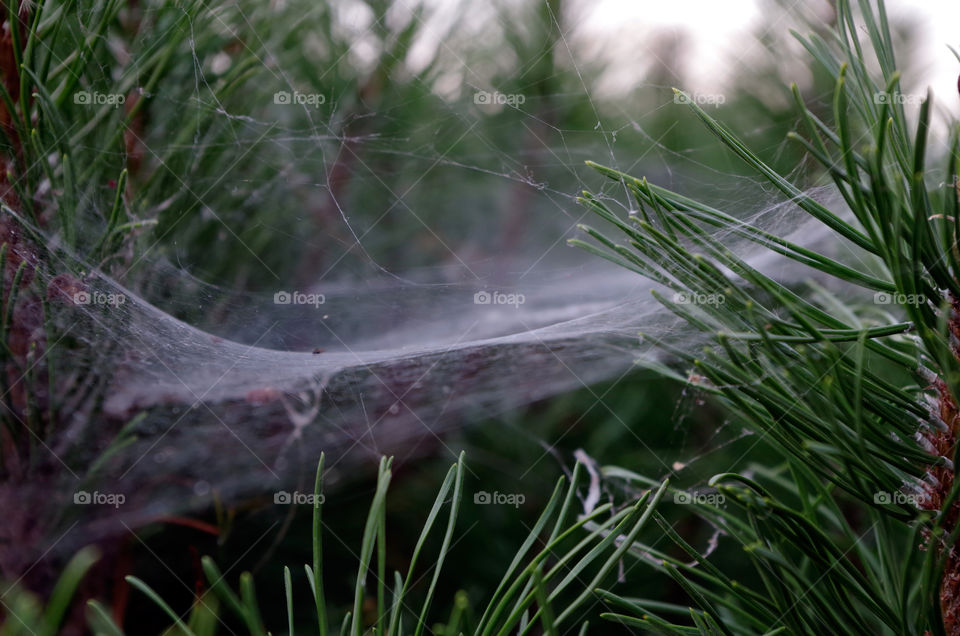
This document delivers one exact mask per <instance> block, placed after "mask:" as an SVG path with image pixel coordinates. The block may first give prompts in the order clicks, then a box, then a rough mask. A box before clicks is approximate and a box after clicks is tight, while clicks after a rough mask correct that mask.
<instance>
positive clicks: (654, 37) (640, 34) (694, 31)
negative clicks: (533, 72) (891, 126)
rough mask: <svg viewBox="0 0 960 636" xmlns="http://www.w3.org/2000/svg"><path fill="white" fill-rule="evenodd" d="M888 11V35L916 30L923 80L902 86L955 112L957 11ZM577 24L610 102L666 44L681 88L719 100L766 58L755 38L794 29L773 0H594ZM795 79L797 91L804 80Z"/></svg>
mask: <svg viewBox="0 0 960 636" xmlns="http://www.w3.org/2000/svg"><path fill="white" fill-rule="evenodd" d="M765 8H766V9H765ZM887 8H888V14H889V17H890V22H891V24H892V25H893V26H894V27H895V26H896V25H897V24H899V23H902V22H903V21H904V20H907V21H910V22H918V23H919V24H918V26H919V33H918V37H917V44H916V47H917V48H916V49H915V50H914V51H911V52H910V53H911V54H912V55H913V56H914V61H915V62H916V63H917V64H918V70H919V71H920V72H921V76H920V77H918V78H916V79H912V78H904V84H905V88H906V89H910V90H922V87H924V86H928V85H929V86H932V87H934V91H935V93H936V94H937V95H938V96H939V97H940V98H941V99H944V100H949V101H943V102H941V106H945V105H946V106H954V107H955V106H956V105H957V93H956V86H957V74H958V71H960V63H958V62H957V60H956V58H955V57H954V56H953V54H952V53H950V51H949V50H948V49H947V45H948V44H952V45H953V46H954V47H955V48H957V47H960V32H958V30H957V26H958V25H960V3H958V2H956V0H924V1H923V2H916V1H915V0H912V1H911V0H890V1H889V2H887ZM577 17H578V19H580V20H582V22H581V24H580V25H579V26H578V27H577V36H578V37H577V39H578V42H580V43H581V45H582V46H584V47H585V48H587V49H588V52H589V53H591V54H598V55H600V56H602V57H603V58H604V59H605V60H607V61H608V62H607V68H606V70H605V77H604V79H603V81H601V82H600V84H599V86H598V90H599V91H600V92H601V93H604V94H607V95H611V96H613V95H615V94H616V93H622V92H625V91H629V90H630V89H631V88H633V87H635V86H636V82H637V81H643V75H642V71H644V70H647V69H649V68H651V67H653V66H655V62H656V55H658V54H660V52H662V44H663V42H664V41H665V40H666V39H669V38H671V37H675V38H678V40H677V41H678V44H679V50H678V52H679V53H680V57H679V58H678V59H677V60H669V61H668V60H664V62H665V63H666V65H667V66H672V67H673V68H674V70H675V71H676V72H677V74H678V75H679V76H681V77H683V78H684V79H685V81H686V82H687V83H689V84H690V85H691V86H689V87H683V88H684V89H685V90H698V91H704V92H709V91H718V92H719V91H722V90H723V88H724V86H725V85H726V83H727V82H728V81H729V80H730V76H731V73H740V72H744V71H745V70H746V69H747V68H749V64H750V61H751V56H757V55H762V54H763V53H764V50H763V47H762V46H761V45H760V43H759V42H758V41H757V39H756V34H757V32H758V30H762V31H763V32H766V33H769V34H771V35H772V36H774V37H775V38H777V39H779V40H781V41H784V42H787V41H788V39H789V35H788V30H789V29H790V28H797V24H794V23H793V22H794V20H793V19H792V17H791V16H789V15H788V14H785V13H784V12H783V11H781V10H780V9H779V7H777V6H776V3H775V2H773V1H772V0H726V1H725V2H715V1H714V0H670V1H669V2H662V1H660V0H657V1H651V0H643V1H637V0H592V1H590V2H586V3H583V4H582V5H580V6H579V7H577ZM799 30H800V31H801V32H802V31H803V29H799ZM790 45H791V46H792V44H790ZM638 70H639V71H641V72H639V73H638ZM798 79H799V80H800V81H801V84H802V79H803V78H798Z"/></svg>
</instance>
